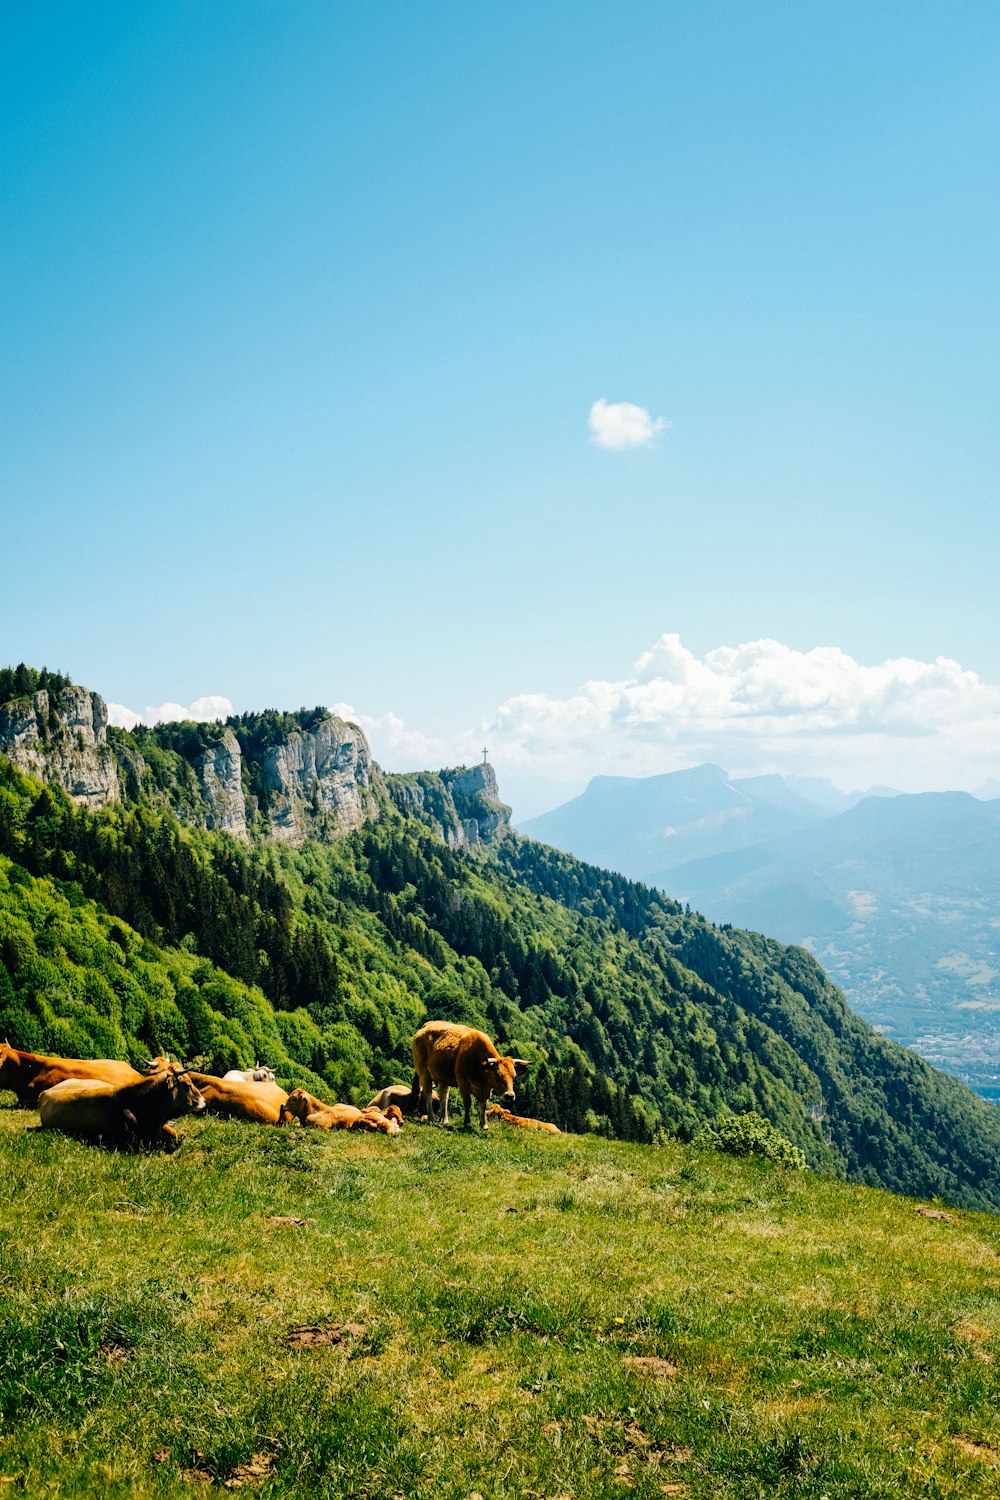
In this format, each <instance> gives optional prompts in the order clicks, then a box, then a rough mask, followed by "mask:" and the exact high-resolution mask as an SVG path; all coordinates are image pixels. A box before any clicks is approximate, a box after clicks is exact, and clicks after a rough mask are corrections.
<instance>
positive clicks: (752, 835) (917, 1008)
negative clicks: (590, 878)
mask: <svg viewBox="0 0 1000 1500" xmlns="http://www.w3.org/2000/svg"><path fill="white" fill-rule="evenodd" d="M884 791H885V795H881V796H872V795H867V796H866V795H862V794H859V793H852V794H847V793H842V792H838V791H837V789H836V788H835V787H833V786H832V785H831V784H830V783H828V782H822V781H819V780H816V779H814V778H809V777H781V776H764V777H747V778H743V779H742V780H731V779H730V778H729V777H728V776H727V775H726V773H725V772H724V771H722V770H720V768H719V767H718V766H699V767H697V768H696V769H694V770H692V771H681V772H675V773H672V774H669V775H665V776H654V777H648V778H646V779H644V780H629V779H628V778H625V777H598V778H595V780H594V781H592V782H591V784H590V786H588V788H587V790H586V791H585V792H584V793H583V795H582V796H580V797H577V798H576V799H575V800H574V801H573V802H569V803H567V804H566V805H565V806H564V807H561V808H557V809H556V810H555V811H554V812H551V813H547V814H546V815H545V816H544V817H542V818H534V819H532V820H531V822H530V823H527V824H525V825H524V832H526V833H530V834H531V836H532V837H533V838H538V839H542V840H543V841H544V842H546V843H550V844H554V845H555V846H556V847H557V848H561V849H565V850H566V851H567V852H568V853H571V854H575V855H578V856H579V857H581V858H584V859H587V860H589V861H591V862H593V863H595V864H599V865H603V866H605V867H607V868H611V869H615V870H620V871H621V872H622V873H623V874H626V875H629V876H631V877H633V878H634V879H638V880H643V881H645V882H647V883H648V884H651V885H655V886H659V887H660V888H662V889H663V890H665V891H667V892H668V893H669V894H670V895H671V896H673V897H675V898H676V899H677V900H680V901H688V902H690V904H691V906H692V907H694V908H695V909H696V910H698V911H700V912H702V913H703V914H704V915H705V916H707V917H709V918H711V919H712V920H713V921H715V922H718V923H726V922H730V923H733V924H734V925H735V926H739V927H750V928H755V929H757V930H759V931H762V932H765V933H768V934H769V935H771V936H773V937H777V938H780V939H781V940H782V941H784V942H788V943H797V944H800V945H803V946H806V947H808V948H810V949H811V950H812V951H813V952H814V953H815V954H816V956H817V958H818V959H819V960H820V962H821V963H822V964H823V965H824V967H825V968H826V969H827V970H828V971H829V972H830V974H831V975H832V976H833V977H834V978H835V979H836V980H837V981H838V983H839V984H841V986H842V987H843V988H844V990H845V992H846V993H847V995H848V998H849V999H850V1001H851V1003H852V1004H853V1005H854V1007H855V1009H857V1010H858V1011H859V1012H860V1014H862V1015H863V1016H864V1017H865V1018H866V1019H867V1020H869V1021H872V1022H874V1023H875V1024H876V1025H879V1026H881V1027H882V1028H883V1029H884V1030H886V1031H887V1032H890V1033H891V1034H892V1035H893V1036H894V1037H895V1038H896V1039H897V1040H898V1041H902V1042H905V1043H907V1044H908V1045H911V1046H914V1047H915V1048H916V1050H917V1051H919V1052H921V1053H922V1055H923V1056H925V1057H926V1058H927V1059H928V1060H929V1061H931V1062H934V1063H935V1064H937V1065H938V1066H941V1067H945V1068H947V1069H948V1070H949V1071H951V1072H954V1073H957V1074H959V1075H960V1076H961V1077H964V1078H966V1079H967V1080H968V1081H970V1082H972V1083H974V1084H975V1085H976V1086H979V1087H983V1088H984V1091H988V1087H989V1085H990V1084H991V1083H994V1084H995V1083H996V1082H997V1080H1000V799H992V800H977V798H975V797H972V796H969V795H968V794H966V793H964V792H942V793H923V794H919V795H903V794H899V793H895V792H893V791H892V790H891V789H884Z"/></svg>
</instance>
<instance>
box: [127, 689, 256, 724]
mask: <svg viewBox="0 0 1000 1500" xmlns="http://www.w3.org/2000/svg"><path fill="white" fill-rule="evenodd" d="M232 712H233V705H232V704H231V703H230V701H229V699H228V698H222V697H220V696H219V695H218V694H212V695H210V696H209V697H207V698H196V699H195V700H194V702H193V703H192V704H191V705H190V706H189V707H188V708H185V707H184V705H183V704H182V703H161V704H160V706H159V708H150V707H149V706H147V708H146V711H145V713H141V714H137V713H136V712H135V710H134V709H132V708H126V707H125V705H124V704H123V703H109V704H108V721H109V723H111V724H115V725H117V726H118V728H119V729H134V728H135V726H136V725H137V724H169V723H173V722H174V721H175V720H177V719H193V720H194V721H195V722H196V723H204V722H205V721H206V720H208V719H228V718H229V716H230V714H231V713H232Z"/></svg>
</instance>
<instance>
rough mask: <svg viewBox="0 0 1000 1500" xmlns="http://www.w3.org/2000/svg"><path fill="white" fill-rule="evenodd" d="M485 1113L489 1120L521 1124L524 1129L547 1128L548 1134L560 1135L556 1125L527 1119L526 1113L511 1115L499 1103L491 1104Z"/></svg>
mask: <svg viewBox="0 0 1000 1500" xmlns="http://www.w3.org/2000/svg"><path fill="white" fill-rule="evenodd" d="M486 1113H487V1114H488V1115H489V1117H490V1119H491V1120H506V1122H507V1124H508V1125H522V1126H524V1128H525V1129H526V1130H547V1131H548V1132H549V1133H550V1135H561V1134H562V1132H561V1131H560V1129H559V1126H558V1125H552V1124H550V1123H549V1121H548V1120H529V1119H528V1117H527V1116H526V1115H512V1114H511V1112H510V1110H509V1109H504V1108H502V1106H501V1105H499V1104H491V1105H490V1107H489V1108H488V1109H487V1111H486Z"/></svg>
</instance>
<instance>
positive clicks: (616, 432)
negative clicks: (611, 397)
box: [588, 396, 668, 449]
mask: <svg viewBox="0 0 1000 1500" xmlns="http://www.w3.org/2000/svg"><path fill="white" fill-rule="evenodd" d="M588 423H589V426H590V431H591V434H592V436H591V442H594V443H596V444H597V446H598V448H615V449H621V448H642V447H645V446H646V445H647V444H648V443H651V442H652V441H653V439H654V438H655V437H656V436H657V434H658V433H661V432H663V431H664V429H665V428H666V427H667V425H668V424H667V423H666V422H665V421H664V419H663V418H662V417H657V418H656V419H655V420H654V419H653V418H652V417H651V416H650V414H649V412H648V411H647V410H646V408H645V407H644V406H635V405H633V403H632V402H631V401H605V399H604V397H603V396H602V397H601V399H600V401H595V402H594V404H593V406H592V407H591V408H590V417H589V419H588Z"/></svg>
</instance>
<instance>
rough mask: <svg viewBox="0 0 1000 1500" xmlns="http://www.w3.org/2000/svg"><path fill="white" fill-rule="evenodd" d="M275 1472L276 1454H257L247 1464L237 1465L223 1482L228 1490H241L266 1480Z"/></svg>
mask: <svg viewBox="0 0 1000 1500" xmlns="http://www.w3.org/2000/svg"><path fill="white" fill-rule="evenodd" d="M273 1470H274V1454H273V1453H268V1452H266V1451H265V1452H262V1453H255V1454H254V1456H253V1458H251V1459H249V1460H248V1461H247V1462H246V1463H245V1464H237V1465H236V1467H235V1469H233V1470H232V1472H231V1473H230V1474H229V1477H228V1478H227V1479H224V1480H223V1481H222V1483H223V1485H224V1487H225V1488H226V1489H227V1490H241V1489H242V1488H243V1486H244V1485H245V1484H253V1483H254V1481H255V1480H259V1479H266V1478H267V1476H268V1475H269V1474H270V1473H272V1472H273Z"/></svg>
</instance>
